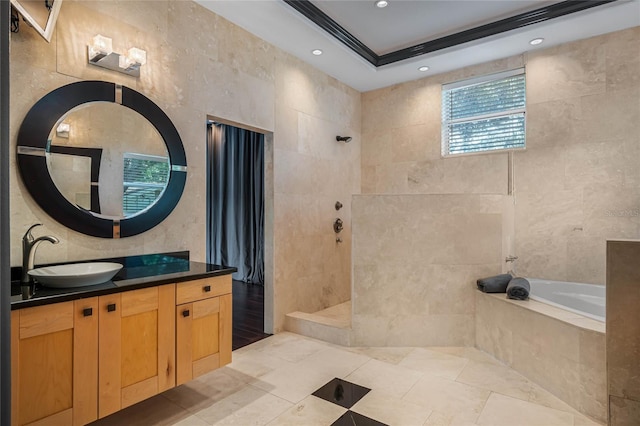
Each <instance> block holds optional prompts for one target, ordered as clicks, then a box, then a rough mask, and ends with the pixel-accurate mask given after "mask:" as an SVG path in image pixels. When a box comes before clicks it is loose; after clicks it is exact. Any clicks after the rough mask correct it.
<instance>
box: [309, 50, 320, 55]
mask: <svg viewBox="0 0 640 426" xmlns="http://www.w3.org/2000/svg"><path fill="white" fill-rule="evenodd" d="M311 53H313V54H314V55H316V56H320V55H322V50H320V49H313V50H312V51H311Z"/></svg>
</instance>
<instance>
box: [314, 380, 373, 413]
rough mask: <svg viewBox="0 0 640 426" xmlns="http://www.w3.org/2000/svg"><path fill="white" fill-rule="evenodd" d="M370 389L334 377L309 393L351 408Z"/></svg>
mask: <svg viewBox="0 0 640 426" xmlns="http://www.w3.org/2000/svg"><path fill="white" fill-rule="evenodd" d="M370 390H371V389H367V388H365V387H362V386H359V385H356V384H355V383H351V382H347V381H346V380H342V379H338V378H335V379H333V380H331V381H330V382H329V383H327V384H326V385H324V386H322V387H321V388H320V389H318V390H317V391H315V392H314V393H312V394H311V395H314V396H317V397H318V398H322V399H324V400H325V401H329V402H333V403H334V404H338V405H340V406H341V407H344V408H351V407H353V405H354V404H355V403H356V402H358V401H360V399H362V397H363V396H365V395H366V394H367V393H368V392H369V391H370Z"/></svg>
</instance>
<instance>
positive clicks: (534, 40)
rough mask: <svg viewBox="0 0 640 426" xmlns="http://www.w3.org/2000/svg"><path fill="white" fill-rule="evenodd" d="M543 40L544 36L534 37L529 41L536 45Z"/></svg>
mask: <svg viewBox="0 0 640 426" xmlns="http://www.w3.org/2000/svg"><path fill="white" fill-rule="evenodd" d="M543 41H544V39H543V38H534V39H533V40H531V41H530V42H529V44H530V45H532V46H536V45H538V44H540V43H542V42H543Z"/></svg>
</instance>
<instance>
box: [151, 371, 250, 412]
mask: <svg viewBox="0 0 640 426" xmlns="http://www.w3.org/2000/svg"><path fill="white" fill-rule="evenodd" d="M246 386H247V383H246V381H245V380H242V379H239V378H237V377H234V376H232V375H229V374H228V373H227V371H226V369H219V370H215V371H213V372H211V373H208V374H205V375H204V376H202V377H199V378H197V379H195V380H192V381H190V382H188V383H185V384H184V385H181V386H178V387H175V388H173V389H169V390H168V391H166V392H164V393H163V394H162V395H163V396H164V397H166V398H167V399H168V400H169V401H171V402H173V403H175V404H177V405H179V406H180V407H182V408H184V409H186V410H189V411H190V412H192V413H197V412H198V411H200V410H202V409H204V408H206V407H209V406H211V405H213V404H215V403H216V402H218V401H220V400H222V399H224V398H226V397H227V396H229V395H231V394H233V393H234V392H237V391H239V390H240V389H243V388H244V387H246Z"/></svg>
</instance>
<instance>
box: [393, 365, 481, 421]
mask: <svg viewBox="0 0 640 426" xmlns="http://www.w3.org/2000/svg"><path fill="white" fill-rule="evenodd" d="M490 394H491V392H490V391H488V390H485V389H481V388H478V387H475V386H469V385H465V384H464V383H458V382H455V381H453V380H448V379H443V378H441V377H436V376H427V375H425V376H424V377H423V378H421V379H420V380H419V381H418V382H417V383H416V385H415V386H414V387H413V388H411V390H410V391H409V392H408V393H407V394H406V395H405V396H404V398H403V399H404V400H405V401H409V402H412V403H414V404H419V405H422V406H424V407H426V408H429V409H430V410H434V411H438V412H440V413H445V414H451V416H452V420H455V421H456V422H471V423H472V422H474V421H476V419H477V418H478V416H479V415H480V412H481V411H482V409H483V407H484V404H485V402H486V401H487V398H489V395H490Z"/></svg>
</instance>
